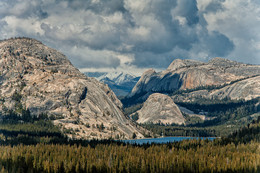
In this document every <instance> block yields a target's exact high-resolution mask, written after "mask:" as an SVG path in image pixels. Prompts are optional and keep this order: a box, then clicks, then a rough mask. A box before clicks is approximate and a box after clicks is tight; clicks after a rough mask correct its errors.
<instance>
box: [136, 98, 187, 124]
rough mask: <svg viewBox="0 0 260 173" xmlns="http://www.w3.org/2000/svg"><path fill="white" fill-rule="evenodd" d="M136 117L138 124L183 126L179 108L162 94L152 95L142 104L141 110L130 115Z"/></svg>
mask: <svg viewBox="0 0 260 173" xmlns="http://www.w3.org/2000/svg"><path fill="white" fill-rule="evenodd" d="M132 116H138V120H137V122H138V123H141V124H144V123H153V124H156V123H163V124H173V123H174V124H179V125H181V124H185V118H184V117H183V115H182V113H181V111H180V109H179V107H178V106H177V105H176V104H175V103H174V102H173V101H172V99H171V98H170V97H169V96H167V95H164V94H160V93H154V94H152V95H150V96H149V98H148V99H147V100H146V101H145V102H144V105H143V107H142V109H141V110H139V111H137V112H136V113H134V114H132Z"/></svg>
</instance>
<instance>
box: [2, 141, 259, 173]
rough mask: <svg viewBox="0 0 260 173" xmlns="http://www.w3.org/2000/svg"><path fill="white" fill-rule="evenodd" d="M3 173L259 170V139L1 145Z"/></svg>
mask: <svg viewBox="0 0 260 173" xmlns="http://www.w3.org/2000/svg"><path fill="white" fill-rule="evenodd" d="M0 152H1V155H0V170H1V171H2V172H246V173H248V172H258V171H259V170H260V147H259V143H256V142H251V143H249V144H238V145H235V144H233V143H231V144H227V145H223V144H221V142H220V141H214V142H211V141H207V140H205V141H203V140H192V141H183V142H179V143H173V144H164V145H150V146H132V145H124V144H121V145H116V144H98V145H96V146H95V147H91V146H90V145H88V146H86V147H82V146H80V145H79V146H77V145H72V146H70V145H43V144H38V145H33V146H24V145H18V146H14V147H11V146H1V147H0Z"/></svg>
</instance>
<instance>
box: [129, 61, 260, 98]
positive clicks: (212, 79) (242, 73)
mask: <svg viewBox="0 0 260 173" xmlns="http://www.w3.org/2000/svg"><path fill="white" fill-rule="evenodd" d="M259 74H260V66H259V65H250V64H243V63H238V62H235V61H231V60H228V59H224V58H213V59H212V60H210V61H209V62H208V63H204V62H199V61H195V60H181V59H177V60H174V61H173V62H172V63H171V64H170V65H169V67H168V68H167V69H166V70H165V71H161V72H158V73H156V72H155V71H154V70H153V69H149V70H147V71H146V72H144V73H143V75H142V76H141V78H140V80H139V81H138V82H137V84H136V85H135V87H134V88H133V90H132V91H131V93H130V94H129V95H128V96H127V98H126V101H124V102H127V100H131V99H132V100H139V101H140V102H143V101H144V100H146V99H147V98H148V96H149V95H150V94H152V93H154V92H159V93H168V94H172V93H175V92H176V91H179V90H180V91H181V90H191V89H196V88H203V87H204V88H207V87H210V86H212V87H213V86H223V87H224V86H225V85H227V84H229V83H232V84H233V82H240V80H243V79H246V78H247V80H248V81H249V80H250V78H251V80H253V79H252V78H254V77H256V76H257V75H259ZM254 79H257V82H253V81H252V82H251V84H252V85H251V86H250V87H249V88H248V89H247V91H248V90H249V89H250V88H251V89H253V90H254V91H255V93H251V96H252V98H255V97H258V95H260V93H259V91H258V90H257V89H254V88H259V87H260V82H259V79H258V78H254ZM240 84H241V85H242V82H240ZM233 85H234V84H233ZM241 85H240V87H241V88H242V89H245V88H243V87H242V86H241ZM247 91H246V92H247ZM246 92H245V93H246ZM216 93H217V92H216ZM226 96H227V97H230V96H229V95H228V94H227V95H226ZM216 97H217V95H216ZM231 98H232V99H241V98H242V96H238V95H237V96H236V97H234V96H232V97H231ZM242 99H243V98H242Z"/></svg>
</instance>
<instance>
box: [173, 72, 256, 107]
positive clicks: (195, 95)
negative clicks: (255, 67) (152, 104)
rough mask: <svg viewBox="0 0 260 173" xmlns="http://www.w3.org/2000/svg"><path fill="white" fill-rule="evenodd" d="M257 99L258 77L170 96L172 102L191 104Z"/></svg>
mask: <svg viewBox="0 0 260 173" xmlns="http://www.w3.org/2000/svg"><path fill="white" fill-rule="evenodd" d="M258 97H260V76H255V77H249V78H246V79H241V80H239V81H236V82H234V83H232V84H227V85H226V86H223V87H219V88H217V89H214V88H212V89H198V90H196V91H191V92H186V93H181V94H175V95H173V96H172V98H173V100H175V101H177V102H179V101H180V102H193V101H195V100H196V99H201V98H205V99H218V100H222V99H226V98H229V99H231V100H246V101H247V100H252V99H254V98H258Z"/></svg>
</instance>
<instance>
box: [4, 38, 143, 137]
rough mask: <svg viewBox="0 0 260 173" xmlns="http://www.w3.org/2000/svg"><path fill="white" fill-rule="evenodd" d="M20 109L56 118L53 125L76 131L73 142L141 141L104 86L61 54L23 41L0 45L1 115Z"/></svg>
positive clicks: (16, 40)
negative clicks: (101, 140)
mask: <svg viewBox="0 0 260 173" xmlns="http://www.w3.org/2000/svg"><path fill="white" fill-rule="evenodd" d="M18 102H19V103H21V104H19V103H18ZM19 105H20V107H21V105H22V106H23V108H26V109H29V110H30V112H31V114H34V115H39V114H41V113H47V114H48V115H53V116H54V117H60V118H61V119H57V120H55V121H54V123H55V124H56V125H59V126H60V127H61V128H62V129H67V131H68V129H69V130H71V131H73V132H75V134H74V137H82V138H86V139H93V138H96V139H105V138H110V137H112V138H120V139H128V138H131V137H132V135H133V133H136V135H137V137H138V138H142V137H143V135H142V134H141V133H140V129H138V128H137V127H136V125H135V124H133V123H132V122H130V120H128V119H127V118H126V117H125V116H124V115H123V113H122V111H121V108H122V104H121V102H120V101H119V100H118V99H117V97H116V96H115V94H114V93H113V92H112V91H111V90H110V89H109V87H108V86H107V85H104V84H102V83H100V82H98V81H97V80H95V79H94V78H89V77H86V76H85V75H84V74H82V73H80V72H79V70H78V69H76V68H75V67H74V66H73V65H72V64H71V63H70V61H69V60H68V59H67V58H66V57H65V56H64V55H63V54H61V53H59V52H57V51H56V50H54V49H51V48H48V47H47V46H45V45H43V44H42V43H40V42H39V41H36V40H33V39H28V38H18V39H9V40H5V41H1V42H0V111H1V112H4V111H6V110H8V109H9V110H16V111H18V106H19ZM70 136H72V135H70Z"/></svg>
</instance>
